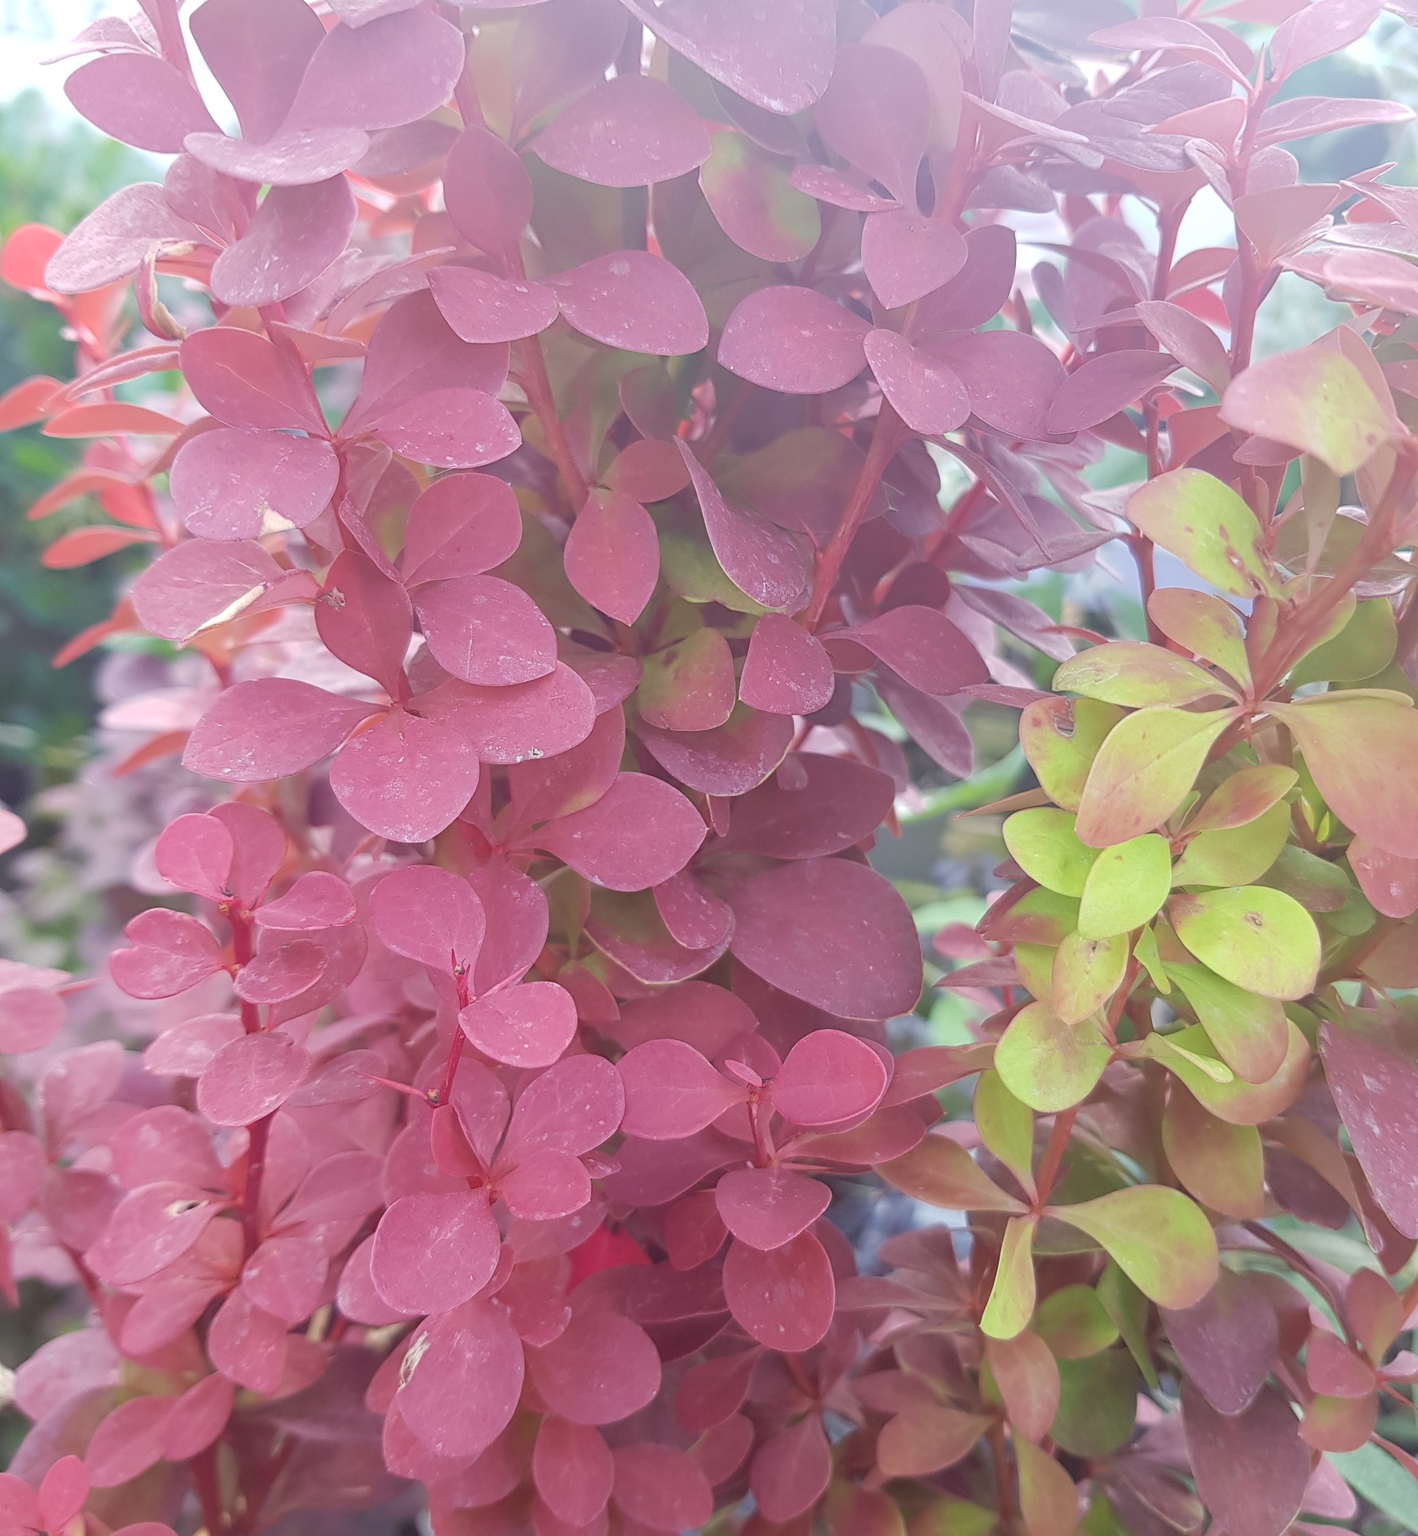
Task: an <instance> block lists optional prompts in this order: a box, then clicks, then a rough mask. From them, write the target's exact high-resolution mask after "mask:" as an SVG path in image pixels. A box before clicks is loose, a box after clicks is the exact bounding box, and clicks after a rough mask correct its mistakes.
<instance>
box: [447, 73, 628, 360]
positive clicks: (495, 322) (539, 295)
mask: <svg viewBox="0 0 1418 1536" xmlns="http://www.w3.org/2000/svg"><path fill="white" fill-rule="evenodd" d="M636 78H637V79H638V78H640V77H639V76H637V77H636ZM428 286H429V288H430V289H431V291H432V293H433V297H434V299H435V300H436V301H437V304H438V309H439V313H440V314H442V316H443V318H444V319H445V320H446V321H447V322H448V324H449V325H451V326H452V327H453V329H454V330H455V331H456V332H457V333H458V335H459V336H461V337H462V338H463V340H464V341H476V342H494V341H518V340H520V339H521V338H522V337H523V336H535V335H536V334H537V332H538V331H544V330H545V329H546V328H547V326H549V325H550V324H551V323H552V321H553V320H555V319H556V317H557V314H558V313H559V306H558V304H557V298H556V294H555V293H554V292H553V290H552V289H550V288H548V287H547V286H546V284H545V283H532V282H527V281H526V280H525V279H517V280H516V281H513V280H511V279H509V278H505V277H498V276H497V275H496V274H495V273H493V272H484V271H483V270H482V269H481V268H479V267H453V266H448V267H435V268H434V270H433V271H432V272H430V273H429V274H428Z"/></svg>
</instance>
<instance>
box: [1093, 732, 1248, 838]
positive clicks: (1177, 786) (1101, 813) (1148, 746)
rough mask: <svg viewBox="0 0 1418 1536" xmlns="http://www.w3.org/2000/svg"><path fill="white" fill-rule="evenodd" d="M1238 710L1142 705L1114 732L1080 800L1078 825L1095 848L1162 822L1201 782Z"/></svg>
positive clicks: (1103, 749) (1099, 750)
mask: <svg viewBox="0 0 1418 1536" xmlns="http://www.w3.org/2000/svg"><path fill="white" fill-rule="evenodd" d="M1235 717H1236V711H1235V710H1233V709H1217V710H1209V711H1207V712H1205V713H1202V714H1193V713H1191V712H1190V711H1187V710H1181V709H1166V708H1155V709H1139V710H1137V711H1136V712H1135V713H1134V714H1131V715H1128V716H1127V718H1126V719H1124V720H1122V721H1120V722H1119V723H1118V724H1117V725H1116V726H1114V727H1113V729H1112V731H1110V732H1109V734H1108V738H1107V740H1106V741H1105V742H1104V743H1103V745H1102V746H1101V747H1100V748H1099V749H1098V755H1097V757H1095V758H1094V759H1093V766H1092V768H1090V769H1089V771H1088V782H1087V783H1086V784H1085V785H1084V786H1083V794H1082V796H1081V797H1080V799H1079V805H1078V820H1077V821H1076V823H1075V825H1074V830H1075V831H1076V832H1077V834H1078V838H1079V841H1080V842H1083V843H1086V844H1087V845H1088V846H1089V847H1090V848H1108V847H1111V846H1112V845H1113V844H1114V843H1125V842H1127V841H1128V840H1129V839H1130V838H1134V837H1138V836H1140V835H1141V834H1142V833H1144V832H1151V831H1152V830H1153V828H1155V827H1158V826H1160V825H1161V824H1162V823H1163V822H1164V821H1166V819H1167V818H1168V817H1169V816H1170V815H1171V814H1172V812H1173V811H1175V810H1176V808H1177V807H1178V806H1179V805H1180V804H1181V803H1182V801H1183V800H1184V799H1185V798H1186V796H1187V791H1188V790H1190V789H1191V787H1192V785H1193V783H1195V781H1196V776H1197V774H1198V773H1199V772H1200V771H1201V765H1202V764H1203V763H1204V762H1205V761H1206V754H1207V753H1208V752H1209V751H1210V750H1211V746H1212V743H1213V742H1214V741H1215V740H1216V738H1217V737H1218V736H1220V734H1221V733H1222V731H1224V730H1225V729H1226V727H1227V726H1228V725H1230V723H1231V722H1232V720H1234V719H1235Z"/></svg>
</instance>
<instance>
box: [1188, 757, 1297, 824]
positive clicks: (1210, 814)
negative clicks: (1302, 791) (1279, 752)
mask: <svg viewBox="0 0 1418 1536" xmlns="http://www.w3.org/2000/svg"><path fill="white" fill-rule="evenodd" d="M1299 782H1300V775H1299V774H1298V773H1296V772H1295V770H1294V769H1293V768H1286V767H1284V766H1283V765H1282V764H1280V763H1257V764H1255V765H1254V766H1252V767H1250V768H1239V769H1237V770H1236V772H1235V773H1233V774H1232V775H1231V777H1230V778H1229V779H1223V780H1222V781H1221V783H1220V784H1218V785H1217V786H1216V788H1215V789H1214V790H1213V791H1212V792H1211V794H1210V795H1209V796H1208V798H1207V801H1206V803H1205V805H1203V806H1202V807H1201V809H1200V810H1199V811H1198V812H1197V813H1196V815H1195V816H1193V817H1192V819H1191V824H1190V825H1189V826H1188V827H1187V831H1188V832H1224V831H1226V830H1227V829H1229V828H1231V827H1244V826H1247V825H1249V823H1251V822H1253V821H1254V820H1255V819H1256V818H1257V817H1258V816H1264V815H1265V813H1266V812H1267V811H1268V810H1269V809H1270V808H1271V806H1272V805H1274V804H1275V803H1276V801H1277V800H1283V799H1284V798H1285V796H1286V795H1288V794H1289V793H1290V791H1291V790H1292V789H1294V787H1295V786H1296V784H1298V783H1299Z"/></svg>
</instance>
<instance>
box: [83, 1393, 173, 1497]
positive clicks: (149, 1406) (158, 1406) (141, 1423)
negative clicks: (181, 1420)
mask: <svg viewBox="0 0 1418 1536" xmlns="http://www.w3.org/2000/svg"><path fill="white" fill-rule="evenodd" d="M172 1411H173V1399H172V1398H170V1397H135V1398H131V1399H130V1400H129V1401H128V1402H126V1403H120V1404H119V1405H118V1407H116V1408H115V1409H114V1410H113V1412H112V1413H110V1414H109V1415H108V1417H107V1418H106V1419H104V1420H103V1422H102V1423H101V1424H100V1425H99V1427H98V1428H97V1429H96V1430H95V1431H94V1434H93V1439H91V1440H90V1441H89V1448H88V1450H87V1451H86V1452H85V1453H84V1466H85V1469H86V1470H87V1472H88V1474H89V1485H90V1487H93V1488H116V1487H117V1486H118V1485H119V1484H120V1483H127V1482H131V1481H132V1479H133V1478H135V1477H137V1476H139V1474H141V1473H143V1472H146V1471H147V1470H148V1468H149V1467H151V1466H155V1465H156V1464H157V1463H158V1462H159V1461H161V1460H162V1446H163V1436H164V1433H165V1432H166V1430H167V1426H168V1422H169V1420H170V1419H171V1417H172Z"/></svg>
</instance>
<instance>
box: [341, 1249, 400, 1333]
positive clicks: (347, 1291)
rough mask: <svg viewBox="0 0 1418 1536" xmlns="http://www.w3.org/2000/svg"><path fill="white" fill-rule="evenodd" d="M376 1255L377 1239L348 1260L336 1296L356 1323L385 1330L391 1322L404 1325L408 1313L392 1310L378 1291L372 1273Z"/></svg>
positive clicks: (393, 1308) (348, 1315) (395, 1308)
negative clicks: (371, 1267)
mask: <svg viewBox="0 0 1418 1536" xmlns="http://www.w3.org/2000/svg"><path fill="white" fill-rule="evenodd" d="M373 1252H374V1239H373V1237H367V1238H365V1240H364V1241H363V1242H362V1243H360V1245H359V1246H358V1247H357V1248H356V1249H355V1251H354V1252H353V1253H352V1254H351V1255H350V1256H349V1258H347V1259H346V1260H345V1267H344V1268H343V1269H342V1270H341V1271H340V1286H339V1289H338V1291H336V1293H335V1303H336V1305H337V1306H338V1307H339V1309H340V1311H341V1312H343V1313H344V1315H345V1316H346V1317H348V1318H350V1319H351V1320H352V1321H354V1322H356V1323H366V1324H368V1325H369V1326H371V1327H374V1328H382V1327H385V1326H387V1325H388V1324H389V1323H397V1322H402V1321H403V1319H404V1317H405V1316H406V1314H405V1313H403V1312H401V1311H400V1310H399V1309H398V1308H397V1307H391V1306H390V1305H389V1303H388V1302H387V1301H385V1300H384V1298H383V1297H382V1296H380V1294H379V1292H378V1291H376V1290H375V1288H374V1279H373V1277H372V1276H371V1274H370V1272H369V1264H370V1258H371V1256H372V1255H373Z"/></svg>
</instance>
